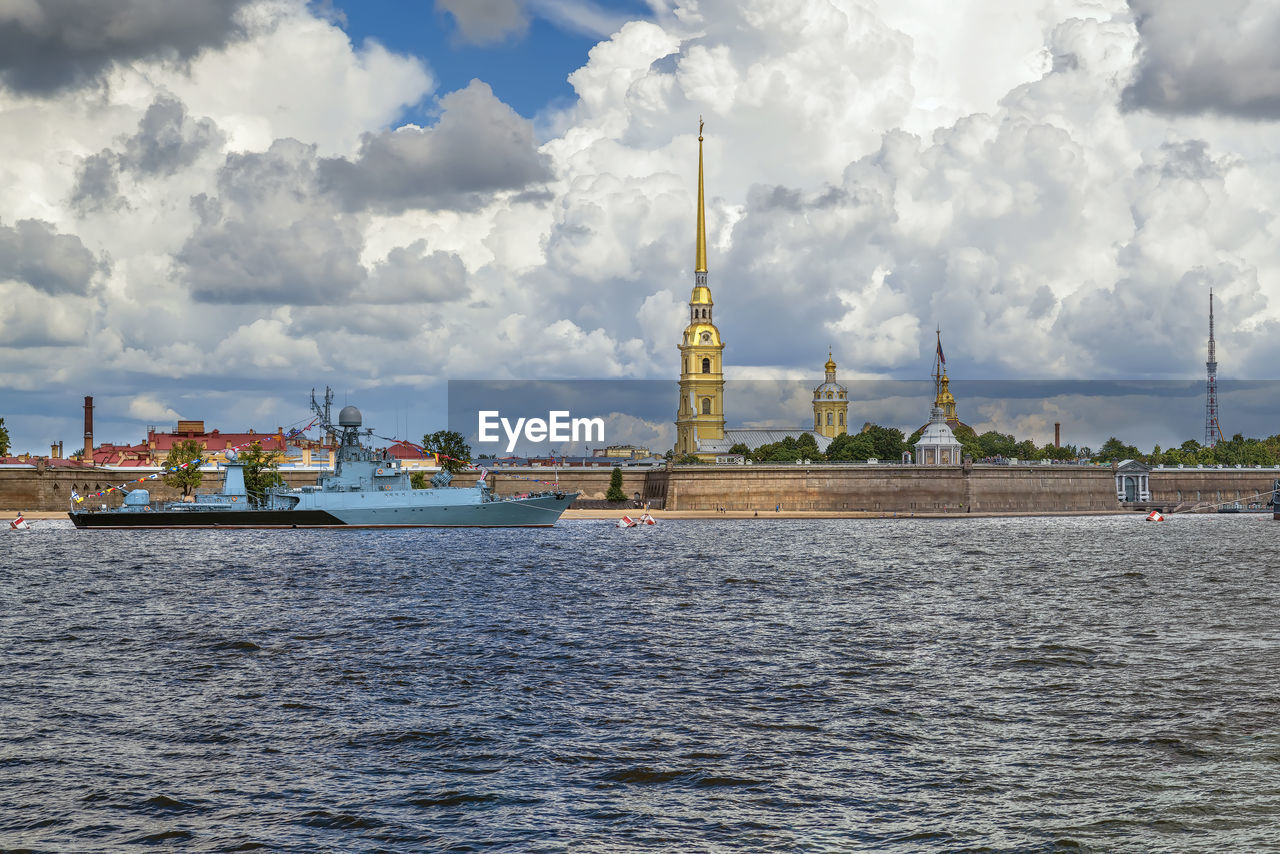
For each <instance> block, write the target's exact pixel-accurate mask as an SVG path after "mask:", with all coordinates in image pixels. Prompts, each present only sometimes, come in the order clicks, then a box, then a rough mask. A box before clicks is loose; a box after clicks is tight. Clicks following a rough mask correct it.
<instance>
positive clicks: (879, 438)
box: [828, 424, 908, 462]
mask: <svg viewBox="0 0 1280 854" xmlns="http://www.w3.org/2000/svg"><path fill="white" fill-rule="evenodd" d="M858 435H859V436H867V437H868V438H870V439H871V444H872V446H873V448H874V449H875V452H874V453H872V454H871V457H874V458H876V459H880V460H893V461H894V462H897V461H898V460H900V459H902V453H903V452H904V451H906V450H908V448H907V442H906V439H905V438H903V435H902V431H901V430H899V429H898V428H897V427H881V426H880V425H879V424H868V425H866V426H865V427H863V428H862V432H861V433H859V434H858ZM828 451H830V449H829V448H828ZM863 459H870V457H864V458H863Z"/></svg>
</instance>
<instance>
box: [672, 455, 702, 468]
mask: <svg viewBox="0 0 1280 854" xmlns="http://www.w3.org/2000/svg"><path fill="white" fill-rule="evenodd" d="M675 462H676V465H678V466H692V465H697V464H698V463H700V462H702V460H700V459H698V455H697V454H681V455H680V456H678V457H676V460H675Z"/></svg>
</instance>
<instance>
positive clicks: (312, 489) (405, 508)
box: [67, 391, 578, 530]
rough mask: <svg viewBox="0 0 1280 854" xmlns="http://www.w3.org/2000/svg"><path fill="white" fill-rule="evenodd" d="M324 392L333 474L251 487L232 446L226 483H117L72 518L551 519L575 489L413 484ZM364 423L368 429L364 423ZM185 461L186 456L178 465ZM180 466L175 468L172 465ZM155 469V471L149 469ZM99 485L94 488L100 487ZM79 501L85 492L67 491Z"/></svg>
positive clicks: (108, 521) (445, 481)
mask: <svg viewBox="0 0 1280 854" xmlns="http://www.w3.org/2000/svg"><path fill="white" fill-rule="evenodd" d="M331 398H332V394H331V393H330V392H328V391H326V393H325V406H324V407H323V408H322V407H321V406H320V405H319V404H318V403H317V402H316V399H315V393H314V392H312V397H311V408H312V409H313V410H314V411H315V413H316V419H315V420H316V421H318V422H319V423H320V426H321V428H322V429H323V430H324V431H325V432H326V433H328V434H330V435H338V434H339V433H340V434H341V442H340V444H339V446H338V449H337V454H336V464H335V466H334V471H333V473H332V474H324V475H321V476H320V477H319V478H318V479H317V482H316V485H315V486H303V487H299V488H297V489H289V488H286V487H284V486H275V487H270V488H268V489H266V490H265V491H263V492H262V493H261V494H255V495H252V496H251V495H250V493H249V490H248V489H247V487H246V479H245V467H246V465H247V464H246V463H245V462H244V461H243V460H241V459H240V458H239V456H238V455H237V454H235V453H234V450H233V451H232V452H228V454H227V460H226V463H225V464H224V468H225V471H226V475H225V477H224V479H223V483H222V488H221V489H220V490H218V491H211V492H208V493H199V492H198V493H196V494H195V495H194V496H192V500H190V501H159V502H153V501H152V500H151V494H150V492H149V491H148V490H146V489H143V488H137V487H135V488H134V489H131V490H129V489H125V488H123V487H111V489H110V490H108V492H110V491H115V490H116V489H119V490H120V491H121V492H122V493H124V505H123V506H121V507H117V508H114V509H107V508H106V507H105V506H104V507H102V508H101V509H100V510H92V509H87V508H86V509H79V508H74V507H73V509H72V510H71V512H70V513H68V514H67V515H69V516H70V517H71V522H72V523H73V524H74V525H75V526H76V527H77V528H81V529H85V530H106V529H119V528H130V529H142V528H156V529H159V528H549V527H551V526H552V525H554V524H555V523H556V521H557V520H558V519H559V518H560V514H562V513H564V511H565V510H568V509H569V505H570V504H572V503H573V500H574V499H575V498H577V497H578V493H576V492H568V493H566V492H561V491H560V490H559V489H558V488H557V489H554V490H552V491H547V492H540V493H535V494H525V495H522V496H518V497H511V498H499V497H497V496H495V495H494V494H493V492H492V491H491V490H490V489H489V487H488V485H487V484H486V483H485V479H484V472H483V470H482V471H480V476H479V478H478V479H477V481H476V485H475V486H472V487H458V486H450V482H451V481H452V480H453V475H452V474H451V473H450V472H449V471H447V470H441V471H438V472H436V474H435V475H434V476H433V477H432V478H431V486H430V488H422V489H415V488H414V487H413V479H412V478H411V477H410V476H409V473H408V472H406V471H405V470H404V469H403V468H402V467H401V465H400V461H399V460H397V459H394V458H392V457H391V456H390V455H389V454H388V453H387V451H385V450H382V451H375V450H373V449H371V448H369V447H366V446H365V445H364V444H363V443H362V442H361V440H360V439H361V435H362V432H361V430H360V426H361V423H362V417H361V415H360V410H358V409H356V408H355V407H354V406H345V407H343V409H342V412H340V413H339V414H338V424H337V425H336V426H335V425H333V424H332V423H331V422H330V421H329V414H328V403H329V401H330V399H331ZM364 433H368V434H371V433H372V431H370V430H366V431H364ZM186 465H188V464H187V463H184V464H183V467H185V466H186ZM175 470H176V469H175ZM154 477H155V475H152V478H154ZM98 495H102V493H98V494H97V495H95V496H93V497H95V498H96V497H98ZM72 497H73V499H74V500H75V501H76V502H78V503H79V502H81V501H82V499H80V498H79V497H78V496H75V495H73V496H72Z"/></svg>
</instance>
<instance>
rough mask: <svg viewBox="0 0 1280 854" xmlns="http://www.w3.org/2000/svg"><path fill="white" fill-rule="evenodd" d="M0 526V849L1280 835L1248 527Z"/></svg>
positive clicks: (986, 845)
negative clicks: (22, 530)
mask: <svg viewBox="0 0 1280 854" xmlns="http://www.w3.org/2000/svg"><path fill="white" fill-rule="evenodd" d="M32 528H33V530H32V531H31V532H29V533H28V534H25V535H23V534H12V533H7V534H0V568H2V571H0V849H29V850H33V851H50V852H55V851H56V852H67V851H86V852H88V851H105V850H119V849H125V848H130V847H135V846H137V847H141V846H148V847H150V846H151V845H159V846H160V847H163V848H168V849H175V850H192V851H247V850H255V849H261V850H271V851H366V850H367V851H374V850H377V851H459V852H462V851H511V852H526V851H529V852H543V851H545V852H557V851H575V852H577V851H582V852H597V851H598V852H630V851H664V852H665V851H744V852H745V851H750V852H761V851H787V852H792V851H850V850H874V851H890V852H896V851H901V852H919V851H938V852H942V851H947V852H952V851H1044V852H1050V851H1108V852H1109V851H1135V852H1138V851H1141V852H1151V851H1178V852H1190V851H1206V852H1208V851H1263V850H1280V718H1278V715H1280V684H1278V683H1277V679H1276V677H1277V674H1278V673H1280V524H1278V523H1273V522H1272V521H1271V520H1270V517H1269V516H1266V517H1261V516H1235V517H1229V516H1217V517H1173V519H1172V520H1170V521H1169V522H1166V523H1164V524H1148V523H1144V522H1142V521H1141V517H1136V516H1135V517H1106V518H1060V519H964V520H902V519H897V520H821V521H800V520H797V521H779V520H769V521H763V520H743V521H728V520H708V521H667V522H663V523H662V524H660V525H658V526H657V527H655V528H651V529H647V530H644V529H636V530H617V529H615V528H612V527H611V526H610V523H608V522H603V521H565V522H561V523H560V525H559V526H557V527H556V528H555V529H551V530H510V531H508V530H495V531H483V530H465V531H438V530H395V531H387V532H378V531H369V530H359V531H310V532H309V531H280V532H234V531H192V532H178V531H156V532H78V531H75V530H73V529H72V528H71V527H70V526H69V525H68V524H66V523H63V522H33V523H32Z"/></svg>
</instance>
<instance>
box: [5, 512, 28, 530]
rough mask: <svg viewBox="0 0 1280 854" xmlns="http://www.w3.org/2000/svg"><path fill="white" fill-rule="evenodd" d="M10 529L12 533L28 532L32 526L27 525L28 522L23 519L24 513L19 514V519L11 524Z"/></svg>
mask: <svg viewBox="0 0 1280 854" xmlns="http://www.w3.org/2000/svg"><path fill="white" fill-rule="evenodd" d="M9 529H10V530H12V531H27V530H30V526H29V525H28V524H27V520H26V519H24V518H22V513H21V512H19V513H18V518H17V519H14V520H12V521H11V522H10V523H9Z"/></svg>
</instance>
